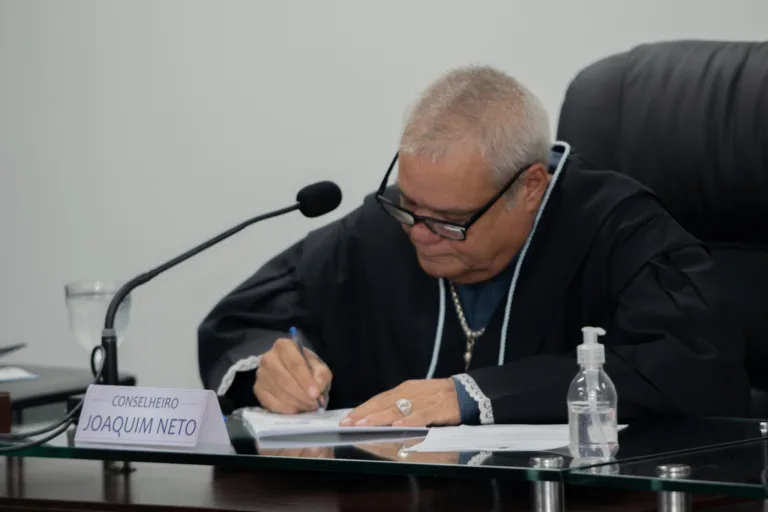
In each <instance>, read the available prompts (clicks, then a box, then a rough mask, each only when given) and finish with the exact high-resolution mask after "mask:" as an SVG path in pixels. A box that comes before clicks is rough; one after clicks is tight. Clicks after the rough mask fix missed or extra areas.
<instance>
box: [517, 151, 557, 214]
mask: <svg viewBox="0 0 768 512" xmlns="http://www.w3.org/2000/svg"><path fill="white" fill-rule="evenodd" d="M521 178H522V179H523V180H525V181H524V182H523V187H522V190H521V192H522V197H521V199H522V202H523V208H524V209H525V211H526V212H528V213H533V212H535V211H536V210H538V209H539V205H540V204H541V201H542V199H543V198H544V193H545V192H546V191H547V186H548V185H549V180H550V179H551V178H552V177H551V176H550V175H549V172H547V168H546V166H544V164H540V163H539V164H533V165H532V166H531V167H529V168H528V170H527V171H525V173H524V174H523V175H522V176H521Z"/></svg>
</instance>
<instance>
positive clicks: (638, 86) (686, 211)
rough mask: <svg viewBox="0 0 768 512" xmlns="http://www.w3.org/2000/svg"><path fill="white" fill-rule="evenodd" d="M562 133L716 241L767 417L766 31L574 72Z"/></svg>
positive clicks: (633, 52) (670, 44) (677, 45)
mask: <svg viewBox="0 0 768 512" xmlns="http://www.w3.org/2000/svg"><path fill="white" fill-rule="evenodd" d="M557 137H558V138H559V139H562V140H565V141H567V142H569V143H571V144H572V145H573V146H574V148H575V149H577V150H579V151H581V152H582V154H584V155H585V156H586V157H587V158H588V159H590V160H592V161H593V162H595V163H597V164H599V165H601V166H604V167H607V168H612V169H614V170H616V171H618V172H622V173H625V174H627V175H630V176H632V177H634V178H635V179H637V180H638V181H640V182H642V183H644V184H645V185H647V186H648V187H650V188H651V189H653V190H654V191H655V192H656V193H657V194H658V195H659V196H660V197H661V199H662V200H663V201H664V202H665V204H666V205H667V207H668V208H669V209H670V210H671V211H672V213H673V214H674V215H675V216H676V217H677V218H678V220H679V221H680V222H681V223H682V224H683V226H684V227H685V228H686V229H688V230H689V231H690V232H691V233H692V234H693V235H694V236H696V237H697V238H699V239H701V240H702V241H704V242H705V243H707V244H708V246H709V247H710V248H711V250H712V255H713V258H714V259H715V260H716V262H717V263H718V265H719V267H720V269H721V273H722V278H723V279H722V286H723V287H724V288H725V289H726V290H727V292H728V294H729V296H730V297H732V298H733V304H734V310H735V312H736V314H737V316H738V318H739V320H740V322H741V325H742V326H743V328H744V331H745V335H746V339H747V356H746V360H745V365H746V368H747V371H748V373H749V377H750V381H751V384H752V388H753V415H754V416H757V417H768V42H725V41H692V40H684V41H665V42H660V43H653V44H644V45H641V46H637V47H635V48H632V49H630V50H628V51H626V52H623V53H619V54H615V55H612V56H609V57H606V58H604V59H601V60H599V61H597V62H595V63H593V64H591V65H589V66H588V67H586V68H584V69H583V70H582V71H580V72H579V73H578V74H577V75H576V77H575V78H574V79H573V81H572V82H571V83H570V85H569V87H568V90H567V93H566V95H565V99H564V102H563V105H562V109H561V112H560V119H559V123H558V133H557Z"/></svg>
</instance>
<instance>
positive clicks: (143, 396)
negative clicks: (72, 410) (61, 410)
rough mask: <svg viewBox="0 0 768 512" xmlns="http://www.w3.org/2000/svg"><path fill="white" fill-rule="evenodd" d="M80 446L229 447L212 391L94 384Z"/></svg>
mask: <svg viewBox="0 0 768 512" xmlns="http://www.w3.org/2000/svg"><path fill="white" fill-rule="evenodd" d="M75 444H79V445H85V444H89V445H111V446H115V447H117V446H120V445H124V446H135V445H143V446H148V447H164V448H180V449H186V450H188V449H195V448H198V447H200V446H201V445H207V446H223V445H226V446H229V445H230V441H229V435H228V434H227V427H226V425H225V424H224V417H223V415H222V413H221V407H219V400H218V398H217V397H216V394H215V393H214V392H213V391H211V390H204V389H166V388H145V387H137V386H105V385H97V384H93V385H91V386H89V387H88V390H87V391H86V393H85V400H84V402H83V407H82V409H81V410H80V419H79V420H78V425H77V431H76V433H75Z"/></svg>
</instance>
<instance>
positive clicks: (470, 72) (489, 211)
mask: <svg viewBox="0 0 768 512" xmlns="http://www.w3.org/2000/svg"><path fill="white" fill-rule="evenodd" d="M396 164H397V169H398V172H397V173H396V176H397V178H396V185H394V186H388V183H389V181H390V178H391V177H394V176H395V174H394V171H393V169H395V167H396ZM391 175H392V176H391ZM715 272H716V271H715V268H714V265H713V263H712V260H711V259H710V257H709V255H708V252H707V249H706V248H705V247H704V246H703V245H702V244H701V243H700V242H699V241H697V240H696V239H695V238H694V237H693V236H691V235H690V234H689V233H687V232H686V231H685V230H684V229H683V228H682V227H681V226H680V225H679V224H678V223H677V222H676V221H675V219H673V218H672V216H671V215H670V214H669V213H668V212H667V211H666V210H665V209H664V206H663V205H662V204H661V203H660V201H659V200H658V198H657V197H656V196H655V195H654V194H653V193H652V192H651V191H649V190H648V189H646V188H644V187H643V186H642V185H640V184H639V183H637V182H635V181H633V180H632V179H630V178H628V177H625V176H623V175H620V174H617V173H614V172H611V171H609V170H603V169H600V168H599V167H595V166H593V165H592V164H590V163H588V162H586V161H585V159H584V158H582V157H580V156H579V154H578V153H577V151H576V149H575V148H571V147H570V146H569V145H568V144H566V143H561V142H556V143H552V141H551V139H550V126H549V122H548V119H547V114H546V111H545V109H544V107H543V106H542V104H541V103H540V101H539V100H538V99H537V98H536V97H535V96H534V95H533V94H532V93H531V92H530V91H529V90H527V89H526V88H525V87H524V86H523V85H521V84H520V83H518V81H516V80H515V79H513V78H511V77H509V76H507V75H506V74H504V73H502V72H500V71H497V70H494V69H492V68H488V67H468V68H463V69H458V70H455V71H452V72H450V73H448V74H446V75H445V76H443V77H442V78H441V79H439V80H438V81H437V82H436V83H434V84H433V85H432V86H431V87H429V88H428V89H427V90H426V91H425V92H424V94H423V96H422V97H421V99H420V101H419V102H418V103H417V104H416V106H415V108H414V109H413V111H412V113H411V115H410V118H409V120H408V122H407V124H406V126H405V130H404V132H403V135H402V139H401V143H400V147H399V150H398V152H397V156H396V157H395V159H394V160H393V161H392V164H391V165H390V166H389V169H388V170H387V171H386V175H385V176H384V178H383V180H382V182H381V186H380V187H379V189H378V191H377V192H376V193H375V194H373V195H371V196H369V197H368V198H366V199H365V200H364V201H363V204H362V205H361V206H360V207H359V208H357V209H356V210H355V211H353V212H352V213H350V214H348V215H346V216H345V217H344V218H342V219H340V220H338V221H336V222H333V223H331V224H329V225H327V226H325V227H323V228H321V229H319V230H317V231H315V232H312V233H310V234H308V235H307V236H306V238H304V239H303V240H302V241H300V242H299V243H297V244H295V245H294V246H292V247H290V248H288V249H287V250H285V251H284V252H282V253H281V254H279V255H277V256H276V257H275V258H274V259H272V260H271V261H270V262H268V263H267V264H266V265H264V266H263V267H262V268H261V269H259V270H258V271H257V272H256V273H255V274H254V275H253V276H252V277H250V278H249V279H247V280H246V281H245V282H243V283H242V284H241V285H240V286H239V287H237V288H236V289H235V290H234V291H232V292H231V293H230V294H229V295H228V296H227V297H225V298H224V299H223V300H222V301H221V302H220V303H219V304H218V305H216V306H215V308H214V309H213V310H212V311H211V313H210V314H209V315H208V316H207V318H206V319H205V320H204V321H203V322H202V324H201V326H200V328H199V364H200V372H201V376H202V379H203V382H204V384H205V385H206V386H207V387H209V388H212V389H215V390H217V392H218V393H219V394H222V395H227V396H229V397H231V398H232V399H233V400H234V401H235V403H236V404H237V405H238V406H246V405H256V404H258V405H260V406H261V407H264V408H266V409H269V410H271V411H274V412H278V413H285V414H292V413H297V412H300V411H310V410H313V409H316V408H317V407H318V403H321V404H322V405H327V406H328V407H329V408H334V409H337V408H353V410H352V412H351V413H350V414H349V415H348V416H347V418H346V419H345V420H344V421H343V424H346V425H393V424H394V425H413V426H416V425H456V424H461V423H465V424H477V423H482V424H488V423H507V422H565V421H567V408H566V394H567V390H568V386H569V383H570V381H571V379H572V378H573V377H574V375H575V374H576V373H577V370H578V368H577V364H576V359H575V349H576V346H577V345H578V344H579V343H581V341H582V333H581V328H582V327H583V326H586V325H590V326H601V327H603V328H604V329H605V330H606V331H607V334H606V335H605V336H604V337H603V338H601V341H602V342H603V343H604V344H605V345H606V355H607V363H606V366H605V368H606V371H607V372H608V374H609V375H610V376H611V377H612V379H613V381H614V383H615V384H616V387H617V389H618V396H619V408H618V414H619V419H620V421H628V420H631V419H633V418H637V417H642V416H651V415H666V414H704V415H735V416H738V415H743V414H745V413H746V412H747V407H748V405H747V404H748V396H749V387H748V383H747V379H746V375H745V371H744V369H743V368H742V357H743V340H742V337H741V333H740V331H739V329H738V327H737V326H736V325H734V324H733V323H732V322H731V320H730V319H729V318H728V316H727V315H726V313H725V310H726V301H727V298H725V297H723V296H722V295H721V293H720V292H719V290H718V289H717V285H716V281H717V276H716V274H715ZM292 326H295V327H296V328H297V329H298V330H299V331H300V332H301V333H302V334H301V335H302V336H303V337H304V342H305V344H306V346H307V348H308V349H309V351H308V355H309V366H311V368H312V371H311V372H310V370H309V367H308V365H307V362H305V360H304V359H303V358H302V356H301V354H300V353H299V351H298V349H297V345H296V344H295V343H294V342H293V341H292V340H291V338H290V336H289V334H288V333H289V330H290V328H291V327H292ZM326 392H327V393H326ZM326 400H327V403H326ZM398 403H399V404H400V405H401V406H400V407H398ZM403 404H405V407H402V405H403Z"/></svg>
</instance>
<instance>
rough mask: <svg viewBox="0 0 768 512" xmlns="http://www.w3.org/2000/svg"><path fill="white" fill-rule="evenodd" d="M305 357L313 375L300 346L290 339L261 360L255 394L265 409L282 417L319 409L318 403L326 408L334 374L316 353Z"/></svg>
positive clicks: (280, 341)
mask: <svg viewBox="0 0 768 512" xmlns="http://www.w3.org/2000/svg"><path fill="white" fill-rule="evenodd" d="M304 353H305V354H306V355H307V359H309V365H310V366H311V367H312V372H310V371H309V368H307V363H306V362H305V361H304V358H303V357H302V356H301V353H300V352H299V349H298V347H297V346H296V343H295V342H294V341H293V340H291V339H288V338H280V339H279V340H277V341H275V343H274V345H272V348H271V349H270V350H269V351H268V352H266V353H264V355H262V356H261V362H260V363H259V369H258V370H256V383H255V384H254V386H253V393H254V394H255V395H256V398H257V399H258V400H259V403H261V405H262V407H264V408H265V409H267V410H269V411H272V412H276V413H281V414H297V413H300V412H306V411H314V410H316V409H317V399H318V398H319V399H320V402H321V403H322V404H323V405H326V404H325V403H324V397H323V393H324V392H325V390H327V389H328V387H329V386H330V385H331V380H332V379H333V375H332V374H331V370H330V369H329V368H328V367H327V366H326V365H325V363H323V362H322V361H321V360H320V359H319V358H318V357H317V356H316V355H315V354H314V353H312V351H310V350H306V349H305V351H304Z"/></svg>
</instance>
